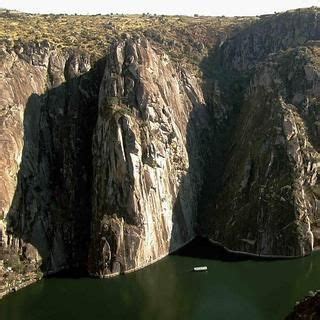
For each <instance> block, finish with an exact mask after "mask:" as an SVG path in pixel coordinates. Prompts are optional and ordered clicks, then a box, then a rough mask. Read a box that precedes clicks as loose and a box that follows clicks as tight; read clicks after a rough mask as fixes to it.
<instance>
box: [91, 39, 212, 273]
mask: <svg viewBox="0 0 320 320" xmlns="http://www.w3.org/2000/svg"><path fill="white" fill-rule="evenodd" d="M206 128H208V115H207V109H206V107H205V102H204V99H203V96H202V92H201V89H200V87H199V84H198V82H197V79H196V78H195V77H194V76H192V75H191V74H189V73H188V71H187V70H182V69H180V70H179V69H176V68H175V67H174V66H173V64H172V63H171V62H170V59H169V57H168V56H167V55H166V54H165V53H163V52H161V51H157V50H156V49H154V48H152V47H151V46H150V44H149V43H148V42H147V41H146V40H141V41H138V42H134V41H132V40H128V41H127V42H124V43H119V44H117V45H116V46H114V47H113V48H112V49H111V54H110V56H109V57H108V61H107V64H106V69H105V74H104V78H103V80H102V84H101V87H100V93H99V117H98V121H97V126H96V129H95V133H94V143H93V163H94V165H93V167H94V182H93V195H92V197H93V223H92V233H91V235H92V238H91V241H92V243H91V244H92V251H91V257H90V260H91V262H92V266H91V271H92V272H94V273H97V272H99V273H101V274H102V275H108V274H111V273H118V272H120V271H128V270H133V269H136V268H139V267H142V266H145V265H148V264H150V263H151V262H153V261H155V260H157V259H159V258H161V257H163V256H165V255H167V254H168V253H169V252H172V251H173V250H175V249H177V248H179V247H181V246H182V245H183V244H184V243H186V242H188V241H190V240H191V239H192V238H193V237H194V235H195V233H194V224H195V220H196V219H195V218H196V212H197V206H198V197H199V191H200V189H201V183H202V176H201V175H202V174H201V173H202V169H203V162H204V161H203V159H201V154H200V145H201V143H200V142H201V139H203V135H204V130H206Z"/></svg>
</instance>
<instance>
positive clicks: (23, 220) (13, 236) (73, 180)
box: [2, 60, 105, 276]
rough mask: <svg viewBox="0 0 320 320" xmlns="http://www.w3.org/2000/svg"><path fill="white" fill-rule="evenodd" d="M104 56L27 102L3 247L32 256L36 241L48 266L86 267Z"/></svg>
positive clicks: (49, 268)
mask: <svg viewBox="0 0 320 320" xmlns="http://www.w3.org/2000/svg"><path fill="white" fill-rule="evenodd" d="M104 63H105V61H104V60H100V61H98V62H97V63H96V64H95V66H94V67H93V68H92V69H91V70H90V71H88V72H86V73H83V74H82V75H81V76H76V77H73V78H72V79H69V80H68V81H66V82H64V83H62V84H60V85H58V86H56V87H54V88H51V89H48V90H47V91H46V92H45V93H44V94H42V95H37V94H32V95H31V96H30V97H29V99H28V101H27V104H26V107H25V111H24V120H23V130H24V133H23V136H24V138H23V139H24V146H23V150H22V160H21V165H20V169H19V172H18V174H17V187H16V190H15V194H14V197H13V201H12V205H11V208H10V210H9V212H8V214H7V217H6V219H7V231H8V234H9V235H10V237H9V240H8V243H7V244H6V245H5V246H4V247H3V248H2V254H3V255H9V256H11V257H13V256H15V255H16V256H22V257H24V258H25V260H26V261H32V260H34V259H35V257H36V253H35V250H34V249H32V247H30V245H28V243H30V244H32V246H33V247H35V248H36V249H37V251H38V253H39V255H40V256H41V258H42V265H41V270H42V271H43V272H44V273H50V272H57V271H59V270H66V269H69V270H73V271H72V272H65V273H63V275H65V274H68V276H70V275H71V274H76V275H80V274H81V275H82V274H85V273H86V270H87V268H86V265H87V257H88V246H89V235H90V223H91V183H92V152H91V139H92V135H93V130H94V127H95V124H96V118H97V112H98V93H99V86H100V82H101V79H102V73H103V69H104ZM66 73H68V72H67V71H66V70H65V74H66ZM66 75H67V74H66ZM66 78H67V76H66ZM69 78H70V77H69Z"/></svg>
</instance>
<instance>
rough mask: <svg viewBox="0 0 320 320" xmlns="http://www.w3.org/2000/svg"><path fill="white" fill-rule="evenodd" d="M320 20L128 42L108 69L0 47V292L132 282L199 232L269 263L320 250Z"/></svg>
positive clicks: (38, 50)
mask: <svg viewBox="0 0 320 320" xmlns="http://www.w3.org/2000/svg"><path fill="white" fill-rule="evenodd" d="M319 12H320V11H319V10H318V9H315V8H313V9H307V10H297V11H293V12H287V13H284V14H276V15H271V16H266V17H260V18H256V19H252V20H250V23H247V22H246V23H245V24H244V23H243V21H242V20H241V19H239V20H237V21H236V23H235V22H234V21H233V20H232V21H233V23H235V25H236V26H234V25H233V27H232V28H231V27H230V24H231V23H230V22H228V23H226V24H225V25H223V23H222V22H223V21H224V20H218V22H219V23H217V24H216V25H218V26H219V28H220V29H219V32H218V33H216V34H214V36H211V38H210V37H207V38H204V37H203V35H202V38H201V33H199V32H198V31H199V30H198V25H194V24H192V25H191V26H192V28H193V29H192V30H193V31H194V32H195V34H197V36H198V37H199V39H191V35H190V33H188V32H187V31H186V32H185V33H181V34H182V38H181V39H177V41H176V42H170V41H172V40H170V41H169V40H164V39H163V38H161V37H160V38H159V37H155V36H154V33H151V35H152V36H151V37H149V36H148V34H150V30H149V31H148V32H144V33H142V34H137V33H135V34H134V35H130V34H123V35H122V36H121V39H120V38H117V39H114V41H113V43H112V44H111V45H110V46H109V47H108V48H105V49H107V52H106V53H104V54H103V55H102V58H101V59H100V60H97V59H96V58H95V59H93V55H91V54H90V52H89V51H88V50H84V49H81V50H80V49H77V48H71V47H70V48H69V47H66V48H57V47H56V46H54V45H52V44H51V43H50V42H48V41H42V42H38V41H31V42H29V41H22V40H19V41H18V40H16V41H13V44H12V42H10V41H9V40H6V41H3V42H2V46H1V52H0V79H1V81H0V92H1V95H0V133H1V134H0V137H1V139H0V145H1V152H2V157H1V159H0V181H1V184H0V282H1V290H2V291H1V292H2V293H6V292H8V291H9V290H11V289H12V288H15V287H17V288H18V287H21V286H23V285H24V284H26V283H30V282H32V281H34V280H36V279H37V278H39V277H40V276H41V274H42V273H44V274H51V273H56V272H59V271H63V270H69V271H71V272H81V273H90V274H91V275H94V276H100V277H108V276H111V275H116V274H120V273H125V272H129V271H133V270H136V269H138V268H141V267H144V266H146V265H149V264H150V263H152V262H154V261H156V260H158V259H160V258H162V257H164V256H165V255H167V254H169V253H170V252H172V251H174V250H176V249H178V248H180V247H182V246H183V245H184V244H185V243H187V242H188V241H190V240H192V239H193V238H194V237H195V236H196V235H203V236H207V237H209V238H210V239H211V240H214V241H217V242H219V243H221V244H222V245H224V246H226V247H227V248H228V249H231V250H235V251H244V252H249V253H254V254H258V255H266V256H303V255H306V254H309V253H310V252H312V250H313V249H315V248H317V247H319V244H320V224H319V199H320V192H319V183H318V167H319V163H320V158H319V157H320V155H319V142H318V139H319V121H320V118H319V117H320V114H319V110H318V109H319V95H320V89H319V83H320V81H319V80H320V79H319V75H320V62H319V61H320V49H319V48H320V46H319V40H320V21H319V19H320V18H319V17H320V16H319V15H318V13H319ZM97 19H98V18H97ZM99 19H100V18H99ZM225 19H227V18H225ZM200 21H201V18H200ZM245 21H247V20H245ZM192 23H195V22H194V21H193V22H192ZM206 23H207V22H206ZM237 23H238V25H237ZM216 25H215V26H216ZM190 30H191V29H190ZM208 30H209V29H206V32H208ZM179 32H180V31H179ZM114 33H116V30H114ZM208 33H209V32H208ZM168 34H169V33H168ZM166 35H167V34H166ZM200 38H201V41H200ZM208 39H209V40H210V41H209V40H208ZM191 40H192V42H191ZM179 41H180V42H179ZM199 41H200V42H199ZM186 43H192V44H193V47H190V45H189V47H190V48H188V47H187V46H185V45H186ZM99 46H101V43H100V42H99ZM184 46H185V47H184ZM173 48H178V49H177V51H175V49H173ZM183 48H188V50H187V49H186V50H185V56H184V57H182V58H181V59H180V60H177V52H179V54H181V50H182V49H183ZM195 52H197V56H196V57H197V59H199V58H201V62H200V63H198V62H195V60H193V59H194V57H195ZM95 57H96V56H95Z"/></svg>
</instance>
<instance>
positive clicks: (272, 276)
mask: <svg viewBox="0 0 320 320" xmlns="http://www.w3.org/2000/svg"><path fill="white" fill-rule="evenodd" d="M195 265H207V266H208V268H209V272H207V273H193V272H191V269H192V268H193V267H194V266H195ZM319 272H320V253H315V254H314V255H312V256H310V257H307V258H303V259H294V260H282V261H268V262H266V261H264V262H261V261H241V262H222V261H217V260H205V259H198V258H194V257H183V256H171V257H168V258H166V259H164V260H162V261H161V262H159V263H157V264H154V265H152V266H150V267H148V268H146V269H144V270H141V271H139V272H136V273H132V274H129V275H126V276H121V277H118V278H114V279H106V280H97V279H87V278H83V279H48V280H43V281H41V282H39V283H37V284H35V285H32V286H30V287H28V288H26V289H23V290H21V291H19V292H17V293H15V294H12V295H10V296H8V297H5V298H4V299H3V300H2V301H1V302H0V319H5V320H39V319H46V320H50V319H52V320H57V319H58V320H70V319H77V320H82V319H85V320H88V319H132V320H134V319H139V320H140V319H141V320H147V319H148V320H149V319H155V320H157V319H201V320H205V319H216V320H219V319H227V320H232V319H237V320H238V319H245V320H250V319H253V320H260V319H268V320H270V319H271V320H272V319H275V320H278V319H283V317H284V316H285V315H286V314H288V313H289V312H290V311H291V309H292V307H293V305H294V303H295V301H296V300H298V299H300V298H302V297H303V296H304V295H306V294H307V293H308V291H309V290H315V289H319V288H320V277H318V275H319Z"/></svg>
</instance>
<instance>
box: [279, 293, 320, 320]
mask: <svg viewBox="0 0 320 320" xmlns="http://www.w3.org/2000/svg"><path fill="white" fill-rule="evenodd" d="M319 305H320V293H319V291H315V292H313V291H311V292H309V295H308V296H307V297H305V298H304V299H302V300H301V301H300V302H297V304H296V305H295V307H294V310H293V311H292V312H291V313H290V314H289V315H288V316H287V317H286V318H285V319H286V320H309V319H319V318H320V307H319Z"/></svg>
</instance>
